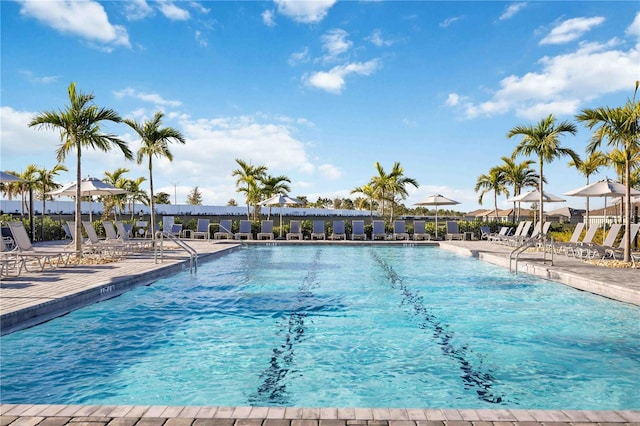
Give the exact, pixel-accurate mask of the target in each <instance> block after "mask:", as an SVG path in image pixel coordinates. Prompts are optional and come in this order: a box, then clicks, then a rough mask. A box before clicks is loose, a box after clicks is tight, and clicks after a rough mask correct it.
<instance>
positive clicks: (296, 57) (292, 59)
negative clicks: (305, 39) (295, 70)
mask: <svg viewBox="0 0 640 426" xmlns="http://www.w3.org/2000/svg"><path fill="white" fill-rule="evenodd" d="M307 62H309V48H308V47H305V48H304V49H302V50H301V51H300V52H294V53H292V54H291V56H289V59H288V60H287V63H288V64H289V65H291V66H295V65H298V64H305V63H307Z"/></svg>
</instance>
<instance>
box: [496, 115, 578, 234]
mask: <svg viewBox="0 0 640 426" xmlns="http://www.w3.org/2000/svg"><path fill="white" fill-rule="evenodd" d="M577 131H578V130H577V128H576V126H575V124H573V123H570V122H568V121H563V122H561V123H558V124H557V125H556V118H555V117H554V116H553V114H549V115H548V116H547V117H546V118H543V119H542V120H540V122H538V124H537V125H535V126H532V125H529V126H525V125H519V126H516V127H514V128H513V129H511V130H509V133H507V138H509V139H510V138H512V137H513V136H516V135H522V141H521V142H520V143H519V144H518V146H517V147H516V149H515V150H514V151H513V155H514V156H516V155H518V154H524V155H527V156H529V155H532V154H536V155H537V156H538V167H539V168H540V180H539V181H538V191H540V202H539V206H538V207H539V209H540V215H539V216H538V217H539V218H540V222H544V200H543V183H544V181H545V180H544V173H543V166H544V163H550V162H551V161H553V160H554V159H555V158H560V157H562V156H565V155H568V156H570V157H571V159H572V160H573V161H574V162H575V163H576V164H579V163H580V162H581V160H580V157H579V156H578V154H576V152H575V151H574V150H572V149H571V148H564V147H562V146H560V140H559V137H560V136H561V135H562V134H564V133H571V134H572V135H575V134H576V132H577Z"/></svg>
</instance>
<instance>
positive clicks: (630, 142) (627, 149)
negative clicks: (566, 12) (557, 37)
mask: <svg viewBox="0 0 640 426" xmlns="http://www.w3.org/2000/svg"><path fill="white" fill-rule="evenodd" d="M639 84H640V81H636V88H635V91H634V92H633V99H629V101H627V103H626V104H625V105H624V106H623V107H617V108H609V107H600V108H596V109H583V110H582V112H581V113H580V114H578V115H577V116H576V119H577V120H578V121H581V122H583V123H585V125H586V126H587V127H588V128H589V129H594V128H595V131H594V133H593V137H592V140H591V142H590V143H589V145H588V147H587V149H588V150H589V151H590V152H595V151H596V150H597V149H598V148H599V147H600V145H601V144H602V141H603V140H605V139H606V140H607V141H608V145H609V146H611V147H614V148H617V149H619V150H620V151H622V153H623V154H624V158H625V170H624V178H625V179H624V180H625V186H626V191H625V195H624V205H625V212H624V223H625V224H626V225H627V226H629V224H630V223H631V173H632V171H633V168H634V166H636V165H637V164H638V160H637V155H638V152H639V151H640V101H638V102H637V101H636V94H637V92H638V85H639ZM630 260H631V235H630V233H629V232H626V233H625V241H624V261H625V262H629V261H630Z"/></svg>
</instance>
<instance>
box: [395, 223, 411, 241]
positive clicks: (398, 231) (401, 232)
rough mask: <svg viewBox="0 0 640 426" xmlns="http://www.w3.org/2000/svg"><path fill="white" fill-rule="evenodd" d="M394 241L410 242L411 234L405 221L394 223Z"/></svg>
mask: <svg viewBox="0 0 640 426" xmlns="http://www.w3.org/2000/svg"><path fill="white" fill-rule="evenodd" d="M393 239H394V240H408V239H409V234H408V233H407V231H406V229H405V223H404V220H396V221H394V222H393Z"/></svg>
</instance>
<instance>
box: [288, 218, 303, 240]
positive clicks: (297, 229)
mask: <svg viewBox="0 0 640 426" xmlns="http://www.w3.org/2000/svg"><path fill="white" fill-rule="evenodd" d="M301 239H302V224H301V223H300V221H299V220H292V221H290V222H289V232H287V240H301Z"/></svg>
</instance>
